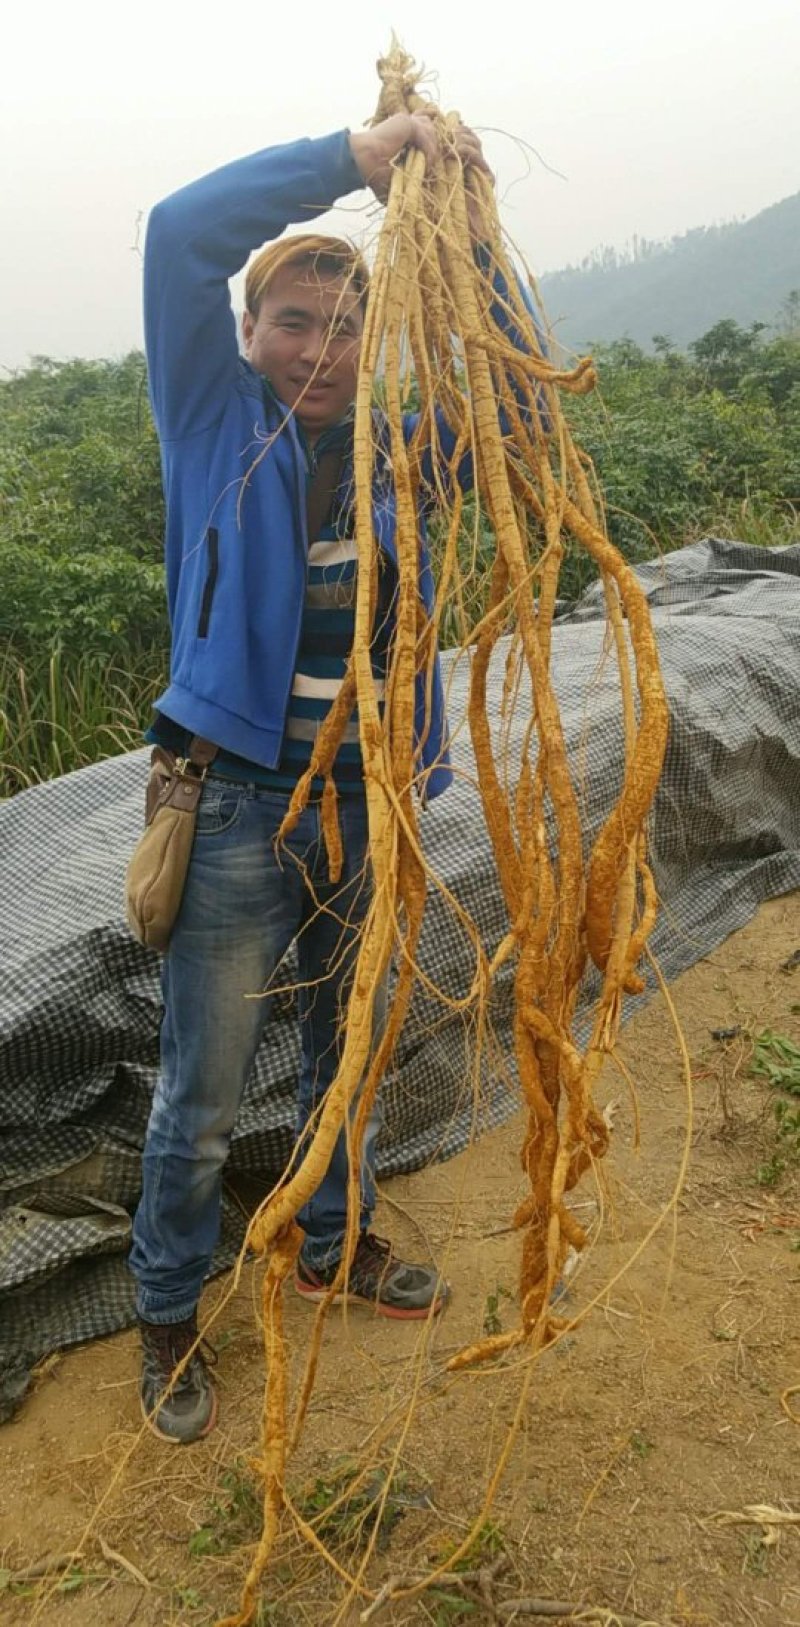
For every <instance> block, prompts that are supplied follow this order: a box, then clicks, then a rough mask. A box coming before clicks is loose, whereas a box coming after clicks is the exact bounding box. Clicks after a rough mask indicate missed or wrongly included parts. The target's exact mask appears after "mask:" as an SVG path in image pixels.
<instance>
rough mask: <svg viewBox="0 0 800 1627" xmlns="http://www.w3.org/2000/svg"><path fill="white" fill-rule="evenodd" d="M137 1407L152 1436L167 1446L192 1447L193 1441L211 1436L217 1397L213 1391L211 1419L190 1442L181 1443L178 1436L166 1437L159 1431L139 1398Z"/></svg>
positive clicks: (163, 1432) (152, 1416)
mask: <svg viewBox="0 0 800 1627" xmlns="http://www.w3.org/2000/svg"><path fill="white" fill-rule="evenodd" d="M139 1405H140V1407H141V1409H142V1417H143V1419H144V1421H145V1423H146V1425H147V1427H148V1429H149V1430H150V1431H151V1432H152V1434H154V1435H157V1436H158V1439H159V1440H160V1441H165V1442H166V1444H167V1446H194V1444H195V1441H204V1440H205V1438H206V1436H207V1435H210V1434H211V1431H212V1429H213V1428H214V1426H215V1424H216V1422H217V1413H218V1411H219V1397H218V1395H217V1393H216V1391H215V1392H214V1404H213V1406H212V1408H211V1417H210V1418H209V1420H208V1423H207V1424H206V1425H205V1427H204V1428H203V1429H201V1431H200V1433H199V1435H193V1436H192V1438H191V1440H190V1441H182V1440H181V1438H180V1436H179V1435H167V1434H166V1432H165V1431H164V1430H163V1429H159V1427H158V1424H157V1423H156V1417H155V1415H154V1414H153V1413H151V1412H145V1409H144V1402H143V1401H142V1399H141V1397H140V1398H139Z"/></svg>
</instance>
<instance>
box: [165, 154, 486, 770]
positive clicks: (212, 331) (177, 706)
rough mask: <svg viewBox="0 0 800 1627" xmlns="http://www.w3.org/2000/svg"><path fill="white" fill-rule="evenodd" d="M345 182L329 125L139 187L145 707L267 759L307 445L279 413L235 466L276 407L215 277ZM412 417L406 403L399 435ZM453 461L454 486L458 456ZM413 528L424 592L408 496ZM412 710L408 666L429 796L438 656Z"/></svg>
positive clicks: (287, 670) (380, 509)
mask: <svg viewBox="0 0 800 1627" xmlns="http://www.w3.org/2000/svg"><path fill="white" fill-rule="evenodd" d="M363 184H364V183H363V181H362V178H361V175H360V172H359V170H358V168H357V166H356V164H355V162H354V160H353V157H352V154H351V151H350V145H349V142H348V138H347V131H340V132H339V133H337V134H335V135H332V136H325V137H322V138H321V139H319V140H313V141H309V140H304V141H296V142H292V143H290V144H288V145H286V146H281V147H271V148H268V149H267V150H266V151H264V152H260V153H255V154H254V155H253V156H252V157H250V158H243V159H240V160H238V161H237V162H235V163H232V164H228V165H226V166H225V167H224V168H222V169H219V170H215V171H214V172H213V173H212V174H211V175H207V176H205V177H203V179H201V180H199V181H195V182H194V183H193V184H192V185H190V186H187V187H184V188H183V189H182V190H181V191H180V192H176V193H174V194H173V196H172V197H169V198H166V199H165V200H164V201H163V202H162V203H159V204H157V205H156V207H155V208H154V210H153V211H152V213H151V215H150V219H149V222H148V229H147V241H146V248H145V276H144V280H145V343H146V350H147V360H148V367H149V379H150V396H151V401H152V406H153V412H154V416H155V421H156V427H157V429H158V435H159V440H160V444H161V465H162V475H163V482H164V493H165V498H166V509H167V528H166V568H167V597H168V602H169V614H170V622H171V626H172V655H171V665H170V682H169V686H168V688H167V689H166V690H165V691H164V693H163V694H162V695H161V696H159V698H158V700H157V702H156V707H157V709H158V711H159V712H163V713H164V714H165V715H166V716H167V717H169V718H171V719H172V720H173V721H174V722H175V723H178V724H180V725H182V726H183V727H184V728H186V729H189V730H191V731H192V732H193V733H195V734H200V735H203V736H205V737H206V738H207V739H210V740H213V741H214V742H215V743H216V744H217V745H219V746H221V747H223V748H224V749H225V750H226V751H231V752H235V753H236V754H237V755H238V756H240V757H246V758H249V759H251V760H252V761H254V762H257V763H261V764H263V765H264V766H265V767H267V768H276V767H277V765H278V762H279V760H280V755H281V742H282V739H283V731H284V722H285V718H286V712H287V707H288V702H289V695H290V692H291V688H292V681H293V676H294V668H295V659H296V653H297V646H298V639H299V634H300V623H301V618H302V613H303V599H304V591H305V580H306V560H307V552H308V538H307V533H306V492H307V483H308V479H309V460H308V455H307V450H306V446H305V442H304V440H303V437H302V433H301V431H300V430H299V428H298V425H297V423H296V420H295V419H294V417H293V416H290V417H289V419H288V422H287V423H286V425H285V427H284V429H283V430H282V431H281V433H280V434H277V435H276V438H275V439H274V440H273V441H272V444H271V445H270V447H269V450H268V452H267V454H266V456H264V457H262V458H261V459H260V461H259V462H258V466H257V468H256V469H255V471H254V472H253V473H252V476H251V478H249V479H247V480H245V476H246V475H247V474H248V471H249V470H250V469H251V466H252V464H253V462H254V460H255V458H256V456H257V454H258V452H259V451H260V450H262V448H263V443H264V440H265V438H266V437H268V436H272V435H273V434H275V432H276V431H277V430H278V428H279V426H280V424H281V423H282V422H283V420H284V417H285V410H284V409H283V408H282V406H281V404H280V403H279V402H277V401H276V400H275V399H274V398H273V397H272V396H271V394H270V392H269V391H268V390H265V389H264V386H263V381H262V379H261V378H260V377H259V375H258V374H257V373H256V372H255V371H254V370H253V368H252V367H251V366H250V365H249V363H248V362H247V361H245V360H244V359H243V357H242V356H241V355H240V354H239V347H238V343H237V335H236V324H235V319H234V316H233V311H232V309H231V301H230V293H229V289H228V280H229V278H230V277H232V276H234V275H235V273H236V272H238V271H239V270H241V268H242V267H243V265H244V264H245V262H246V261H247V259H248V258H249V256H250V253H251V252H252V250H253V249H255V248H258V247H260V246H261V244H262V243H264V242H265V241H266V240H267V239H271V238H275V237H278V236H279V235H280V234H281V232H282V231H283V230H284V228H285V227H286V226H288V225H290V224H292V223H295V222H308V221H311V220H312V219H313V218H314V216H316V215H319V214H321V213H323V212H324V211H325V210H326V209H328V208H330V206H331V205H332V204H333V203H335V202H336V201H337V200H338V199H339V198H341V197H343V196H345V195H346V194H347V193H349V192H352V191H354V190H355V189H356V188H362V187H363ZM413 427H414V419H413V418H409V420H408V421H407V424H406V432H407V434H410V433H411V432H412V430H413ZM443 438H444V437H443ZM444 450H445V451H446V445H445V447H444ZM376 462H377V464H378V468H377V472H376V480H375V484H374V488H373V523H374V534H375V538H376V541H377V543H378V546H379V547H380V548H381V549H382V550H383V551H384V553H385V554H386V555H387V556H388V557H389V559H390V560H391V561H393V562H394V564H395V565H396V554H395V498H394V490H393V486H392V483H391V479H390V478H388V479H387V475H386V469H385V467H382V466H381V463H382V460H376ZM343 474H344V479H345V480H346V479H347V475H348V471H347V469H346V468H345V470H344V471H343ZM462 476H463V482H464V484H465V485H469V484H470V483H471V468H470V465H469V460H465V464H464V467H463V469H462V470H461V471H459V478H461V477H462ZM420 541H421V551H420V594H421V597H422V599H423V601H424V603H425V605H426V607H427V608H428V609H430V608H431V607H432V604H433V595H434V583H433V577H432V572H431V568H430V561H429V557H428V549H427V542H426V538H425V516H424V512H421V513H420ZM425 725H426V718H425V689H424V681H423V680H422V679H421V678H420V679H418V680H417V705H416V728H417V734H418V738H419V739H420V740H421V741H422V748H421V752H420V758H421V765H422V767H423V768H424V769H426V770H428V771H429V772H428V775H427V780H426V794H427V796H429V797H431V796H436V795H437V794H438V793H439V792H440V791H443V790H444V789H445V788H446V786H447V785H449V784H450V781H451V778H452V775H451V771H450V768H449V766H448V759H447V729H446V719H445V713H444V699H443V691H442V683H441V675H440V673H439V670H438V662H437V667H436V673H435V679H434V684H433V692H432V708H431V717H430V720H429V726H428V727H427V728H426V726H425Z"/></svg>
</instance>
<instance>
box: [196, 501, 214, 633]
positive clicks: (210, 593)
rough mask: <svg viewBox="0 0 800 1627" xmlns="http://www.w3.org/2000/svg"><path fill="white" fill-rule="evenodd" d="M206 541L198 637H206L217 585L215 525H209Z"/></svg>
mask: <svg viewBox="0 0 800 1627" xmlns="http://www.w3.org/2000/svg"><path fill="white" fill-rule="evenodd" d="M206 541H207V543H208V571H207V573H206V579H205V583H204V586H203V597H202V600H201V602H200V620H199V621H198V623H197V636H198V638H207V637H208V623H209V619H210V617H211V604H212V601H213V598H214V589H215V588H216V585H217V575H218V572H219V531H218V530H217V527H216V526H215V525H210V526H209V528H208V531H207V532H206Z"/></svg>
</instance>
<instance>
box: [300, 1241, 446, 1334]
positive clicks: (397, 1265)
mask: <svg viewBox="0 0 800 1627" xmlns="http://www.w3.org/2000/svg"><path fill="white" fill-rule="evenodd" d="M337 1269H338V1262H335V1263H334V1264H333V1265H326V1266H323V1267H316V1268H314V1267H312V1266H310V1265H308V1264H307V1262H306V1261H305V1260H304V1259H303V1256H302V1254H301V1255H300V1258H299V1260H298V1262H297V1269H296V1271H295V1279H294V1282H295V1288H296V1289H297V1292H298V1294H301V1295H302V1297H303V1299H311V1300H320V1299H324V1298H325V1295H326V1293H327V1291H328V1287H329V1285H330V1284H331V1283H332V1282H333V1279H334V1277H335V1275H336V1272H337ZM449 1297H450V1288H449V1286H448V1284H447V1283H446V1282H444V1281H443V1279H442V1278H441V1277H440V1276H439V1274H438V1272H436V1271H431V1270H430V1269H429V1268H428V1266H424V1265H408V1264H407V1263H406V1261H405V1260H397V1259H395V1256H394V1255H393V1254H392V1248H391V1244H390V1243H387V1242H386V1240H385V1238H383V1237H376V1236H375V1233H374V1232H362V1233H361V1236H360V1238H359V1240H358V1244H357V1246H356V1252H355V1254H354V1256H353V1262H352V1264H351V1266H350V1276H349V1280H348V1286H347V1294H346V1295H345V1294H344V1292H339V1293H337V1294H336V1295H335V1296H334V1300H335V1303H337V1304H338V1303H340V1302H341V1301H342V1300H343V1299H345V1298H347V1300H348V1301H355V1303H356V1304H358V1305H369V1306H371V1308H372V1309H373V1310H374V1311H375V1312H376V1313H377V1315H378V1316H392V1317H395V1318H397V1320H399V1321H403V1322H411V1321H421V1320H422V1319H423V1317H426V1316H438V1314H439V1312H440V1311H441V1310H442V1308H443V1306H444V1305H446V1303H447V1300H448V1299H449Z"/></svg>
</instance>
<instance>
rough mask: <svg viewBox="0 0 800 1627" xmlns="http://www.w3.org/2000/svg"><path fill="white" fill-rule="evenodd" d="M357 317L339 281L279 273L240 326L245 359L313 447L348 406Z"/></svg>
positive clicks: (294, 271)
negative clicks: (262, 376)
mask: <svg viewBox="0 0 800 1627" xmlns="http://www.w3.org/2000/svg"><path fill="white" fill-rule="evenodd" d="M363 326H364V322H363V316H362V311H361V306H360V304H359V299H358V294H357V293H356V291H355V290H353V289H351V287H350V286H349V285H348V282H347V278H346V277H336V276H327V275H326V274H325V271H324V270H322V271H321V272H320V273H319V275H318V274H317V272H316V271H315V270H314V268H313V267H311V266H308V267H306V266H296V265H295V266H291V265H288V266H282V267H281V269H280V270H279V271H277V272H276V274H275V276H274V278H273V280H272V282H271V284H270V286H269V288H268V289H267V292H266V293H265V294H263V295H262V298H261V304H260V305H259V308H258V315H257V316H256V317H253V316H251V315H250V312H249V311H245V313H244V317H243V320H242V333H243V336H244V347H245V354H246V356H247V359H248V361H249V362H250V364H251V366H252V367H254V368H255V370H256V372H257V373H264V374H266V377H267V378H268V379H269V382H270V384H271V386H272V388H273V390H274V391H275V394H276V395H277V396H278V398H279V400H280V401H283V402H284V403H285V404H286V406H287V407H293V408H294V409H295V413H296V417H297V418H298V419H299V421H300V423H301V424H302V426H303V429H304V430H305V433H306V435H307V436H308V437H309V439H310V440H311V441H314V440H315V439H316V438H317V436H318V435H320V434H321V433H322V431H323V430H324V429H327V428H328V427H329V426H330V425H332V424H336V423H338V421H339V419H340V418H343V417H344V414H345V413H346V412H347V409H348V407H349V406H350V404H351V402H352V401H353V400H354V399H355V393H356V381H357V378H358V358H359V352H360V350H361V338H362V333H363Z"/></svg>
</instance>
